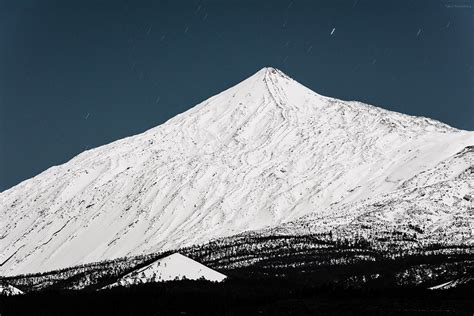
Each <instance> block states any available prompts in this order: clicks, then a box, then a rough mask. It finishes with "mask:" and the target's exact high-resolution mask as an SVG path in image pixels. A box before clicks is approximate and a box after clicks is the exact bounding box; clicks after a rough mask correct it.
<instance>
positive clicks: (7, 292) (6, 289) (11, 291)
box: [0, 284, 24, 296]
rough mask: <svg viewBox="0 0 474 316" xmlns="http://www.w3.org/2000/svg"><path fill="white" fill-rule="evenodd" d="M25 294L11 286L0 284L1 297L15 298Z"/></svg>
mask: <svg viewBox="0 0 474 316" xmlns="http://www.w3.org/2000/svg"><path fill="white" fill-rule="evenodd" d="M20 294H24V293H23V291H21V290H19V289H17V288H16V287H14V286H12V285H9V284H0V296H2V295H3V296H13V295H20Z"/></svg>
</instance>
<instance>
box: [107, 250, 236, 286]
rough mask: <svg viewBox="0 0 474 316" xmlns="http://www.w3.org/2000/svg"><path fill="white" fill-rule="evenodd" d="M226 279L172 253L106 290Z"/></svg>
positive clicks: (220, 274) (180, 255)
mask: <svg viewBox="0 0 474 316" xmlns="http://www.w3.org/2000/svg"><path fill="white" fill-rule="evenodd" d="M226 278H227V277H226V276H225V275H224V274H222V273H219V272H217V271H215V270H212V269H210V268H208V267H206V266H205V265H203V264H201V263H199V262H197V261H194V260H193V259H191V258H188V257H186V256H183V255H182V254H180V253H174V254H172V255H169V256H167V257H164V258H161V259H158V260H156V261H154V262H153V263H151V264H149V265H147V266H145V267H143V268H141V269H138V270H136V271H132V272H130V273H129V274H127V275H125V276H123V277H122V278H120V279H119V280H118V281H117V282H115V283H113V284H111V285H108V286H107V288H111V287H115V286H128V285H131V284H142V283H150V282H165V281H174V280H185V279H186V280H199V279H202V280H207V281H212V282H222V281H224V280H225V279H226Z"/></svg>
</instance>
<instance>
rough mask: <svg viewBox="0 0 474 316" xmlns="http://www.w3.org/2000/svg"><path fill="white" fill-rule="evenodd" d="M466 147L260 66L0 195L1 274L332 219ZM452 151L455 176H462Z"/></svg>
mask: <svg viewBox="0 0 474 316" xmlns="http://www.w3.org/2000/svg"><path fill="white" fill-rule="evenodd" d="M472 145H474V133H473V132H466V131H460V130H456V129H454V128H451V127H449V126H447V125H445V124H442V123H440V122H437V121H434V120H430V119H427V118H421V117H412V116H407V115H403V114H400V113H395V112H390V111H386V110H383V109H380V108H377V107H373V106H370V105H366V104H362V103H358V102H346V101H341V100H336V99H332V98H328V97H324V96H321V95H318V94H316V93H314V92H313V91H311V90H309V89H307V88H306V87H304V86H302V85H300V84H299V83H297V82H296V81H294V80H292V79H290V78H289V77H287V76H286V75H284V74H283V73H282V72H280V71H278V70H276V69H273V68H264V69H262V70H260V71H259V72H257V73H256V74H255V75H253V76H251V77H250V78H248V79H246V80H244V81H243V82H241V83H239V84H237V85H236V86H234V87H232V88H230V89H228V90H226V91H224V92H222V93H220V94H218V95H216V96H214V97H211V98H210V99H208V100H206V101H204V102H202V103H200V104H198V105H197V106H195V107H194V108H192V109H190V110H188V111H186V112H184V113H182V114H180V115H177V116H176V117H174V118H172V119H171V120H169V121H168V122H166V123H164V124H162V125H160V126H158V127H156V128H153V129H151V130H149V131H147V132H145V133H142V134H139V135H136V136H133V137H128V138H125V139H122V140H119V141H116V142H113V143H111V144H108V145H105V146H102V147H99V148H96V149H93V150H88V151H85V152H83V153H82V154H80V155H78V156H77V157H75V158H73V159H72V160H70V161H69V162H67V163H65V164H63V165H60V166H56V167H52V168H50V169H48V170H46V171H45V172H43V173H41V174H40V175H38V176H36V177H34V178H32V179H30V180H27V181H24V182H22V183H20V184H19V185H17V186H15V187H13V188H11V189H9V190H7V191H4V192H2V193H0V275H14V274H18V273H25V272H36V271H46V270H51V269H55V268H61V267H66V266H71V265H74V264H80V263H85V262H92V261H99V260H103V259H110V258H115V257H120V256H126V255H133V254H141V253H149V252H153V251H159V250H165V249H173V248H176V247H181V246H185V245H191V244H195V243H202V242H206V241H208V240H210V239H213V238H218V237H223V236H229V235H233V234H237V233H240V232H243V231H247V230H257V229H263V228H265V227H267V226H276V225H280V224H284V223H288V222H290V221H294V220H296V219H298V218H300V217H302V216H309V217H318V216H322V215H324V216H326V215H331V216H332V217H337V214H336V213H334V212H340V211H341V212H343V211H346V212H347V208H345V207H343V206H342V205H344V204H351V205H354V206H355V207H358V205H359V204H360V203H363V202H364V201H367V200H368V199H370V198H376V197H380V196H383V195H386V194H392V193H393V192H394V191H395V193H393V194H397V193H396V191H397V190H401V189H403V188H406V189H408V188H409V187H411V186H418V185H429V184H431V185H437V184H436V181H437V180H436V177H435V176H434V177H431V178H430V179H432V180H424V179H425V178H426V177H421V178H420V176H419V175H420V174H421V173H423V172H424V173H425V174H428V173H429V172H435V171H433V170H435V169H434V168H436V166H440V164H441V163H442V162H443V161H444V162H446V161H447V159H450V158H452V157H453V156H454V155H456V154H458V153H460V152H461V151H462V150H464V149H465V148H467V146H472ZM452 159H454V158H452ZM458 160H459V159H458ZM459 161H461V160H459ZM462 161H464V160H462ZM462 161H461V162H460V164H461V165H462V166H461V167H460V168H451V169H450V170H451V171H449V172H450V176H451V177H452V178H455V177H457V176H459V175H460V174H467V173H468V172H469V170H468V168H469V166H467V167H466V165H465V164H463V163H464V162H462ZM448 165H449V166H450V164H448ZM471 165H472V164H471ZM464 167H466V168H467V169H463V168H464ZM440 168H441V167H440ZM471 168H472V167H471ZM430 170H431V171H430ZM435 173H436V174H437V173H438V171H436V172H435ZM467 177H468V178H472V176H471V175H470V174H468V175H467ZM466 181H467V180H466ZM463 183H464V182H463ZM453 185H454V187H453V190H454V191H456V192H457V184H456V183H454V182H453ZM468 186H470V184H469V185H468ZM463 188H464V187H463ZM463 190H465V189H463ZM469 190H472V187H471V189H469ZM469 190H467V191H469ZM404 192H405V191H404ZM463 192H464V191H463ZM403 194H405V193H403ZM308 214H309V215H308ZM470 216H471V218H472V213H471V215H470ZM471 228H472V226H471ZM470 238H472V237H470Z"/></svg>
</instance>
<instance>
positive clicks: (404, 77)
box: [0, 0, 474, 191]
mask: <svg viewBox="0 0 474 316" xmlns="http://www.w3.org/2000/svg"><path fill="white" fill-rule="evenodd" d="M472 6H473V3H472V1H457V0H449V1H448V0H446V1H437V0H430V1H422V0H413V1H400V0H397V1H380V0H377V1H364V0H359V1H357V0H347V1H335V0H327V1H302V0H295V1H277V0H272V1H242V0H241V1H237V0H235V1H232V0H230V1H224V0H209V1H177V0H173V1H121V0H113V1H99V0H96V1H64V0H61V1H52V0H37V1H33V0H31V1H20V0H12V1H2V0H0V44H1V49H0V191H3V190H5V189H7V188H9V187H11V186H13V185H15V184H17V183H19V182H20V181H22V180H24V179H27V178H30V177H32V176H34V175H36V174H38V173H39V172H41V171H43V170H45V169H46V168H48V167H50V166H52V165H57V164H61V163H63V162H65V161H67V160H68V159H70V158H72V157H73V156H74V155H76V154H78V153H80V152H82V151H83V150H85V149H86V148H92V147H97V146H99V145H102V144H105V143H108V142H111V141H113V140H116V139H119V138H122V137H125V136H129V135H133V134H136V133H139V132H142V131H145V130H147V129H149V128H151V127H153V126H156V125H158V124H160V123H162V122H164V121H165V120H167V119H169V118H170V117H172V116H174V115H176V114H177V113H180V112H183V111H185V110H187V109H188V108H190V107H192V106H193V105H195V104H197V103H198V102H200V101H202V100H204V99H207V98H208V97H210V96H212V95H214V94H216V93H218V92H220V91H222V90H224V89H226V88H228V87H230V86H232V85H234V84H236V83H238V82H239V81H241V80H243V79H245V78H246V77H248V76H250V75H252V74H253V73H255V72H256V71H258V70H259V69H261V68H262V67H264V66H273V67H277V68H279V69H281V70H283V71H284V72H285V73H287V74H288V75H289V76H291V77H293V78H294V79H296V80H297V81H299V82H301V83H302V84H304V85H306V86H308V87H309V88H311V89H312V90H314V91H316V92H318V93H320V94H323V95H328V96H332V97H337V98H341V99H345V100H359V101H363V102H366V103H370V104H374V105H378V106H381V107H384V108H387V109H391V110H395V111H399V112H403V113H407V114H414V115H423V116H428V117H432V118H435V119H438V120H441V121H443V122H446V123H448V124H450V125H452V126H455V127H458V128H462V129H469V130H474V106H473V94H474V92H473V91H474V90H473V87H474V82H473V81H474V80H473V74H474V64H473V55H474V54H473V53H474V52H473V38H474V37H473V31H474V28H473V9H472ZM333 28H335V30H334V32H333V34H332V35H331V31H332V30H333Z"/></svg>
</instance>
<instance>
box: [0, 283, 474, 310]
mask: <svg viewBox="0 0 474 316" xmlns="http://www.w3.org/2000/svg"><path fill="white" fill-rule="evenodd" d="M473 292H474V287H473V286H472V284H465V285H463V286H460V287H458V288H456V289H450V290H443V291H432V290H426V289H421V288H416V287H410V288H406V287H405V288H391V289H383V290H382V289H377V288H365V289H357V290H356V289H352V290H348V289H342V288H339V287H337V286H334V285H332V286H331V285H322V286H312V285H310V284H305V283H302V282H300V281H297V280H288V279H284V278H283V279H282V278H268V279H259V280H244V279H237V278H233V279H229V280H228V281H226V282H223V283H220V284H217V283H209V282H205V281H173V282H167V283H161V284H144V285H137V286H133V287H130V288H116V289H112V290H106V291H99V292H94V291H44V292H36V293H30V294H25V295H19V296H13V297H2V298H0V312H1V315H314V314H325V315H400V314H405V315H411V314H419V315H472V313H473V312H474V300H473V299H472V293H473Z"/></svg>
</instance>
